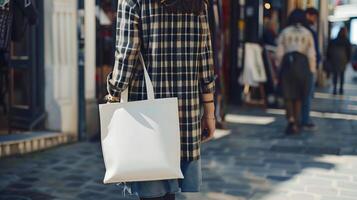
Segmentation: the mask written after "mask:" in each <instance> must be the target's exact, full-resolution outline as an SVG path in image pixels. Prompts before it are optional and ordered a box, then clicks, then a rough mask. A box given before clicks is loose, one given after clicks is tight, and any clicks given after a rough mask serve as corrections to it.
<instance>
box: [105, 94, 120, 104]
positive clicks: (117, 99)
mask: <svg viewBox="0 0 357 200" xmlns="http://www.w3.org/2000/svg"><path fill="white" fill-rule="evenodd" d="M104 101H105V102H107V103H117V102H120V97H114V96H112V95H110V94H107V95H105V97H104Z"/></svg>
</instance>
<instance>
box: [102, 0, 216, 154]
mask: <svg viewBox="0 0 357 200" xmlns="http://www.w3.org/2000/svg"><path fill="white" fill-rule="evenodd" d="M140 52H141V53H142V54H143V57H144V59H145V64H146V66H147V70H148V73H149V75H150V78H151V81H152V83H153V86H154V92H155V97H156V98H169V97H177V98H178V104H179V119H180V134H181V158H182V159H183V160H187V161H192V160H197V159H199V158H200V143H201V128H200V101H199V98H200V94H202V93H213V92H214V88H215V74H214V66H213V55H212V47H211V38H210V31H209V25H208V17H207V9H206V11H205V12H204V13H203V14H201V15H195V14H170V13H167V12H165V8H163V7H162V6H161V5H160V1H159V0H119V1H118V10H117V30H116V52H115V65H114V69H113V72H112V75H111V77H109V83H108V85H109V88H110V92H111V93H112V95H119V94H120V92H122V91H123V90H125V89H126V88H127V87H129V101H137V100H144V99H146V88H145V81H144V75H143V69H142V65H141V63H140V62H139V59H138V56H139V53H140Z"/></svg>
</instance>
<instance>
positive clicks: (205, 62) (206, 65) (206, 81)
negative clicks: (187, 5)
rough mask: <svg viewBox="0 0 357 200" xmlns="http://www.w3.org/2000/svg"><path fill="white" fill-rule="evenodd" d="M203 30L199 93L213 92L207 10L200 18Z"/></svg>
mask: <svg viewBox="0 0 357 200" xmlns="http://www.w3.org/2000/svg"><path fill="white" fill-rule="evenodd" d="M200 18H201V23H202V28H203V43H202V50H201V55H202V56H201V66H200V91H201V93H214V92H215V79H216V75H215V72H214V61H213V51H212V40H211V32H210V29H209V24H208V15H207V8H206V10H205V13H204V15H202V16H201V17H200Z"/></svg>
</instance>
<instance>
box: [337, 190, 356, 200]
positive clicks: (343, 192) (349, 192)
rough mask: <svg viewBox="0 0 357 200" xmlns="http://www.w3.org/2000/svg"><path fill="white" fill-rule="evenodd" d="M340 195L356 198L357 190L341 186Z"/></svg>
mask: <svg viewBox="0 0 357 200" xmlns="http://www.w3.org/2000/svg"><path fill="white" fill-rule="evenodd" d="M340 196H342V197H349V198H356V199H357V190H345V188H343V189H342V190H341V191H340Z"/></svg>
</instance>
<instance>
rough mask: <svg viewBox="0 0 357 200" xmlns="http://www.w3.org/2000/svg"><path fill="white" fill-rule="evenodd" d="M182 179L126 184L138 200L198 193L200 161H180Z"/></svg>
mask: <svg viewBox="0 0 357 200" xmlns="http://www.w3.org/2000/svg"><path fill="white" fill-rule="evenodd" d="M181 171H182V173H183V175H184V177H185V178H184V179H180V180H177V179H173V180H162V181H144V182H134V183H128V186H129V188H130V190H131V193H132V194H133V195H136V196H139V197H140V198H158V197H163V196H165V195H166V194H168V193H170V194H174V193H177V192H199V191H200V189H201V184H202V171H201V160H195V161H181Z"/></svg>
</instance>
